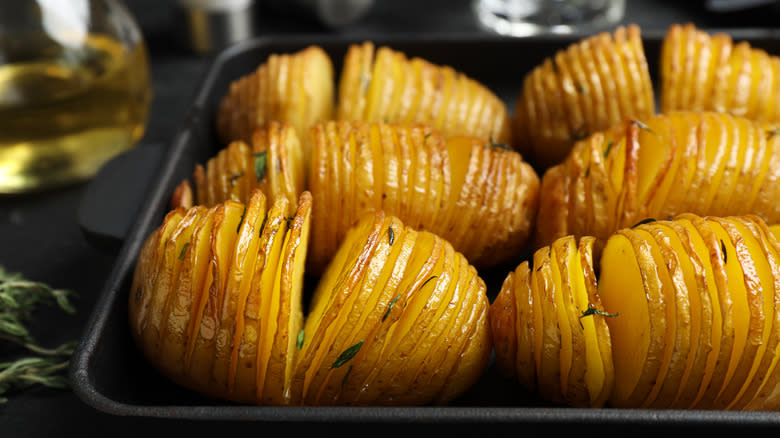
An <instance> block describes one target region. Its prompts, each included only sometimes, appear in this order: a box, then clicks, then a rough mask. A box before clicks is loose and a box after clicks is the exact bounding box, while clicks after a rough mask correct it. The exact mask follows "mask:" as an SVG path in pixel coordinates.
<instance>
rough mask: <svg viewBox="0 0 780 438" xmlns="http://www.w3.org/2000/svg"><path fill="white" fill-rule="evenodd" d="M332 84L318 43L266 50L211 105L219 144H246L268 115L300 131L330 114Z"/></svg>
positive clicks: (329, 64) (327, 61) (327, 60)
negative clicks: (214, 106) (259, 60)
mask: <svg viewBox="0 0 780 438" xmlns="http://www.w3.org/2000/svg"><path fill="white" fill-rule="evenodd" d="M334 88H335V78H334V73H333V63H332V62H331V59H330V57H329V56H328V54H327V53H325V51H324V50H322V48H320V47H318V46H310V47H307V48H305V49H303V50H301V51H299V52H296V53H291V54H288V53H284V54H271V55H270V56H269V57H268V58H267V59H266V60H265V62H263V63H262V64H261V65H260V66H258V67H257V69H256V70H255V71H253V72H252V73H250V74H247V75H245V76H242V77H240V78H239V79H236V80H235V81H233V82H232V83H231V84H230V88H229V90H228V91H227V92H226V94H225V96H224V97H223V98H222V100H221V101H220V103H219V107H218V108H217V118H216V127H217V134H218V135H219V137H220V139H221V140H222V142H223V143H224V144H228V143H230V142H232V141H235V140H243V141H245V142H247V143H248V142H251V141H252V135H253V134H254V132H255V131H256V130H257V129H259V128H267V127H268V123H269V122H271V121H274V120H275V121H279V122H285V123H287V124H289V125H292V126H294V127H295V129H296V131H297V132H299V133H300V132H306V130H307V129H309V126H311V125H312V124H313V123H315V122H319V121H322V120H330V119H332V118H333V113H334V97H335V91H334ZM303 146H304V157H308V156H309V154H308V149H307V145H306V144H304V145H303Z"/></svg>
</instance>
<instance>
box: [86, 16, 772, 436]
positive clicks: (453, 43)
mask: <svg viewBox="0 0 780 438" xmlns="http://www.w3.org/2000/svg"><path fill="white" fill-rule="evenodd" d="M730 33H731V34H732V35H733V36H734V38H735V39H736V40H743V39H744V40H749V41H750V42H751V44H752V45H754V46H756V47H761V48H764V49H766V50H768V51H770V52H773V53H780V38H777V35H776V33H775V32H768V31H753V30H745V31H739V32H735V31H731V32H730ZM663 34H664V33H663V32H643V38H644V40H645V51H646V55H647V58H648V63H649V66H650V72H651V75H652V76H655V72H656V70H657V68H656V60H657V59H658V53H659V51H660V42H661V40H662V38H663ZM580 37H581V36H577V35H573V36H546V37H535V38H526V39H510V38H501V37H492V36H486V37H480V38H474V36H473V35H466V36H459V35H446V36H437V37H430V38H426V39H420V37H419V36H408V37H404V36H394V37H393V38H392V39H372V38H368V37H367V38H364V39H371V40H373V41H374V42H375V43H376V44H377V45H382V44H386V45H388V46H390V47H393V48H394V49H397V50H402V51H404V52H406V53H407V55H410V56H420V57H424V58H426V59H428V60H430V61H432V62H435V63H438V64H447V65H451V66H453V67H454V68H456V69H458V70H460V71H463V72H464V73H466V74H468V75H470V76H471V77H473V78H475V79H477V80H479V81H481V82H483V83H484V84H486V85H487V86H488V87H490V88H491V89H492V90H493V91H494V92H495V93H496V94H497V95H498V96H499V97H501V98H502V99H503V100H504V101H505V102H506V103H507V105H509V108H510V110H511V109H512V108H513V106H514V101H515V99H516V97H517V95H518V94H519V92H520V86H521V84H522V78H523V75H524V74H525V73H526V72H527V71H528V70H530V69H531V68H533V66H535V65H536V64H538V63H539V62H540V61H541V60H542V59H544V58H545V57H546V56H549V55H551V54H553V53H554V52H555V50H557V49H559V48H564V47H566V46H567V45H568V44H570V43H572V42H574V41H576V40H577V39H579V38H580ZM364 39H354V38H353V39H344V38H339V37H328V38H323V37H321V36H319V37H317V38H316V39H315V38H307V37H296V38H291V39H255V40H250V41H247V42H245V43H242V44H240V45H237V46H234V47H232V48H229V49H227V50H226V51H224V52H222V53H221V54H219V55H218V56H216V57H215V58H214V59H213V60H212V66H211V68H210V69H209V71H208V72H207V74H206V75H205V77H204V78H203V80H202V83H201V84H202V85H201V87H200V88H199V92H198V94H197V96H196V97H195V99H194V101H193V105H192V107H191V109H190V112H189V115H188V117H187V119H186V121H185V123H184V124H183V126H181V129H180V130H179V132H178V134H177V135H176V137H175V138H174V140H173V142H172V144H171V146H170V148H169V150H168V154H167V156H166V157H164V159H163V161H162V165H161V169H160V170H159V172H158V174H157V177H156V180H155V181H154V182H153V183H152V186H153V189H152V190H151V191H150V192H149V193H146V194H144V195H143V199H145V202H144V204H143V207H142V208H141V211H140V214H139V215H138V217H137V218H136V219H135V222H134V223H133V224H132V227H131V229H130V231H129V232H128V233H127V234H126V238H125V239H124V244H123V246H122V248H121V251H120V254H119V257H118V259H117V262H116V264H115V265H114V268H113V270H112V272H111V274H110V276H109V280H108V281H107V283H106V286H105V287H104V290H103V291H102V294H101V296H100V298H99V301H98V303H97V304H96V306H95V309H94V311H93V313H92V315H91V317H90V320H89V321H88V324H87V331H86V332H85V334H84V336H83V337H82V339H81V342H80V343H79V345H78V347H77V350H76V352H75V354H74V357H73V361H72V368H71V379H72V382H73V386H74V389H75V391H76V393H77V395H78V396H79V397H80V398H81V399H82V400H83V401H85V402H86V403H87V404H89V405H91V406H93V407H95V408H97V409H99V410H101V411H104V412H107V413H110V414H115V415H128V416H143V417H159V418H180V419H201V420H205V419H210V420H262V421H280V422H282V421H309V422H312V421H313V422H401V423H409V422H429V423H443V422H450V423H451V422H525V423H557V424H560V423H570V424H575V423H577V424H580V423H594V424H608V423H609V424H623V425H632V424H636V425H639V424H646V425H651V424H655V425H659V424H660V425H677V424H679V425H697V424H698V425H713V424H723V425H752V426H759V425H761V426H766V425H770V426H776V425H780V414H778V413H773V412H722V411H681V410H639V409H630V410H629V409H623V410H619V409H610V408H605V409H582V408H569V407H560V406H552V405H549V404H547V403H545V402H543V401H541V400H540V399H538V397H537V396H536V395H535V394H530V393H528V392H526V391H525V390H523V389H522V388H521V387H520V386H519V385H518V384H516V383H515V382H512V381H509V380H505V379H503V378H501V377H499V376H498V374H497V373H496V371H495V370H494V369H493V367H492V364H491V365H489V367H488V369H487V370H486V372H485V373H484V375H483V377H482V378H481V380H480V381H479V382H477V384H476V385H475V386H474V387H472V388H471V389H470V390H469V391H467V392H466V393H465V394H463V395H462V396H461V397H460V398H458V399H457V400H455V401H454V402H452V403H451V404H450V405H449V406H446V407H430V406H428V407H398V408H388V407H361V408H357V407H263V406H242V405H235V404H232V403H229V402H223V401H219V400H214V399H209V398H206V397H202V396H200V395H198V394H196V393H193V392H192V391H189V390H187V389H184V388H181V387H178V386H176V385H175V384H173V383H171V382H169V381H168V380H167V379H166V378H164V377H162V376H160V375H159V374H158V373H157V372H156V371H155V370H154V369H153V368H152V367H151V366H150V365H149V364H148V363H147V362H146V361H145V360H144V359H143V358H142V357H141V355H140V354H139V353H138V351H137V349H136V348H135V346H134V345H133V343H132V340H131V337H130V334H129V330H128V327H127V298H126V294H127V290H128V289H129V282H130V280H131V277H132V273H133V270H134V269H135V259H136V257H137V254H138V252H139V251H140V247H141V245H142V244H143V241H144V239H145V238H146V236H147V235H148V234H149V233H150V232H151V231H152V230H153V229H155V228H156V227H157V226H159V224H160V222H161V220H162V217H163V215H164V214H165V212H166V211H167V204H168V199H169V197H170V193H171V191H172V189H173V187H174V186H175V185H176V184H178V182H179V181H181V180H182V179H184V178H186V177H188V176H189V175H190V174H191V171H192V169H193V167H194V165H195V164H196V163H200V162H205V161H206V160H207V159H208V158H210V157H211V156H213V155H214V153H216V151H217V150H218V148H219V147H220V146H219V144H218V143H217V141H216V140H215V138H216V136H215V133H214V129H213V122H212V121H213V120H214V113H215V108H216V105H217V102H218V101H219V99H220V98H221V97H222V96H223V94H224V93H225V91H226V90H227V88H228V86H229V84H230V82H231V81H232V80H234V79H236V78H237V77H239V76H241V75H244V74H246V73H248V72H250V71H252V70H253V69H254V68H255V67H256V66H257V65H258V64H259V63H260V62H262V61H263V60H264V59H265V58H266V57H267V56H268V55H269V54H271V53H281V52H291V51H295V50H298V49H300V48H303V47H305V46H308V45H311V44H317V45H319V46H321V47H322V48H323V49H325V50H326V51H327V52H328V53H329V54H330V55H331V58H332V60H333V63H334V68H335V69H336V74H337V75H338V73H339V70H340V64H341V62H342V59H343V56H344V54H345V53H346V49H347V47H348V46H349V44H351V43H356V42H360V41H362V40H364ZM337 77H338V76H337ZM124 160H125V161H126V162H130V163H134V162H135V163H137V162H139V161H142V160H137V159H136V160H133V159H127V158H126V157H125V158H124ZM130 174H133V173H132V172H131V173H130ZM94 183H95V184H100V183H101V181H100V179H96V180H95V182H94ZM114 184H116V182H114ZM120 185H121V189H120V192H121V191H122V190H124V191H131V192H132V191H133V190H136V193H135V194H134V195H133V196H139V195H138V193H137V190H138V187H136V184H133V183H132V182H131V181H126V182H125V183H124V184H120ZM113 193H114V194H116V192H113ZM95 202H100V200H99V199H97V200H96V201H95ZM106 220H109V219H106ZM115 228H116V227H114V229H113V230H112V232H111V233H109V234H110V235H106V236H103V237H106V238H113V239H117V238H121V237H122V236H119V235H117V232H116V230H115ZM120 228H121V227H120ZM87 231H90V230H87ZM91 231H93V234H100V232H101V229H100V227H99V226H97V225H95V227H94V228H93V229H92V230H91ZM516 263H517V261H513V262H512V263H510V264H508V265H506V266H502V267H498V268H496V269H494V270H491V271H490V272H482V273H481V275H482V276H483V278H484V279H485V281H486V283H487V284H488V294H489V296H490V297H491V299H492V297H493V296H494V295H495V293H496V292H497V291H498V288H499V287H500V284H501V281H503V277H504V276H505V275H506V273H507V272H509V270H511V269H513V268H514V267H515V266H516ZM315 281H316V279H310V280H308V281H307V284H313V283H314V282H315Z"/></svg>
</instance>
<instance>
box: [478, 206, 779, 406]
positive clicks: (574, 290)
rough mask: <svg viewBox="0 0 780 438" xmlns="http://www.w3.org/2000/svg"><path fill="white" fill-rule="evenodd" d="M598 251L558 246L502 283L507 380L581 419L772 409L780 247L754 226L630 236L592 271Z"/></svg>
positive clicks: (743, 222)
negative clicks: (629, 412) (575, 409)
mask: <svg viewBox="0 0 780 438" xmlns="http://www.w3.org/2000/svg"><path fill="white" fill-rule="evenodd" d="M593 242H594V239H593V238H592V237H584V238H581V239H579V241H578V240H577V239H575V238H574V237H573V236H567V237H563V238H560V239H557V240H556V241H555V242H553V244H552V245H551V246H545V247H543V248H541V249H539V250H538V251H536V253H535V254H534V258H533V264H530V265H529V263H528V262H523V263H522V264H521V265H520V266H519V267H518V268H517V269H516V270H515V271H514V272H513V273H511V274H510V275H509V276H508V277H507V278H506V280H505V282H504V284H503V287H502V289H501V292H500V293H499V295H498V297H497V298H496V300H495V301H494V303H493V304H492V305H491V308H490V323H491V330H492V333H493V339H494V343H495V352H496V361H497V364H498V365H499V369H500V370H502V372H504V373H505V374H507V375H511V376H516V378H517V379H519V381H520V382H521V383H522V384H523V385H524V386H525V387H526V388H529V389H534V388H536V389H538V391H539V393H540V394H541V395H542V396H544V397H545V398H546V399H548V400H550V401H553V402H559V403H568V404H571V405H576V406H602V405H605V404H606V405H607V406H611V407H617V408H655V409H666V408H676V409H726V410H776V409H778V408H780V397H778V394H780V385H779V384H778V383H779V381H780V370H778V369H777V359H778V357H780V350H779V348H780V342H779V341H780V307H778V303H780V242H778V240H777V239H776V237H775V236H774V235H773V233H772V231H771V230H770V228H769V227H768V226H767V225H766V223H765V222H764V221H763V220H762V219H761V218H759V217H758V216H755V215H745V216H733V217H726V218H719V217H700V216H696V215H692V214H682V215H679V216H677V217H676V218H675V219H674V220H663V221H652V222H648V223H643V224H640V225H637V226H635V227H633V228H624V229H621V230H619V231H617V232H616V233H614V234H613V235H612V236H610V238H609V239H608V240H607V242H606V245H605V246H604V248H603V252H602V255H601V258H600V261H599V264H598V265H594V263H593ZM595 273H598V274H595Z"/></svg>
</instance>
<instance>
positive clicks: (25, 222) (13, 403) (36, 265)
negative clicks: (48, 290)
mask: <svg viewBox="0 0 780 438" xmlns="http://www.w3.org/2000/svg"><path fill="white" fill-rule="evenodd" d="M376 3H377V4H376V5H375V6H374V8H373V9H372V10H371V11H370V12H369V13H368V14H367V15H366V16H364V17H363V18H362V19H360V20H359V21H358V22H356V23H354V24H352V25H350V26H348V27H346V28H343V29H340V30H328V29H326V28H324V27H322V26H320V25H318V24H317V23H313V22H305V21H300V20H295V19H293V18H291V17H288V16H280V15H278V14H275V13H274V11H271V10H269V9H268V8H267V7H262V6H261V7H260V8H259V9H258V13H257V20H256V21H257V32H258V35H264V36H271V37H275V38H284V37H286V36H290V35H297V34H306V35H311V36H312V39H313V40H312V42H313V43H315V42H316V41H315V39H316V37H317V35H324V34H332V33H336V34H341V35H347V36H350V37H355V38H366V39H370V38H372V37H377V36H388V35H390V36H392V35H393V34H400V33H404V34H410V33H411V34H415V33H419V34H425V33H434V34H441V33H453V32H458V33H474V34H475V35H478V34H480V33H481V32H484V31H483V30H481V29H480V28H479V26H478V25H477V23H476V21H475V19H474V17H473V15H472V13H471V9H470V1H466V0H458V1H444V0H441V1H426V2H421V1H410V0H402V1H387V0H386V1H377V2H376ZM627 3H628V4H627V9H626V16H625V18H624V20H623V22H624V23H637V24H639V25H640V26H641V27H642V28H643V30H644V29H660V30H665V29H666V28H668V26H669V25H670V24H672V23H676V22H686V21H692V22H694V23H695V24H697V25H698V26H700V27H708V28H719V29H725V30H728V29H738V28H739V29H744V28H759V29H767V30H770V31H772V32H775V31H777V32H780V25H778V23H780V21H779V20H780V7H778V6H776V5H770V6H764V7H761V8H759V9H752V10H745V11H738V12H730V13H727V14H724V13H714V12H711V11H709V10H708V9H707V8H706V7H705V2H703V1H680V0H672V1H668V0H655V1H639V0H628V2H627ZM126 4H127V6H128V8H129V9H130V11H131V12H132V13H133V14H134V15H135V17H136V19H137V21H138V22H139V24H140V25H141V28H142V31H143V34H144V37H145V39H146V42H147V45H148V48H149V52H150V61H151V74H152V82H153V89H154V100H153V103H152V107H151V114H150V118H149V123H148V128H147V131H146V134H145V136H144V138H143V140H142V142H143V143H147V144H148V143H156V144H159V146H158V147H160V148H166V147H167V146H168V144H169V142H170V140H171V138H172V137H173V135H174V134H175V132H176V130H177V128H178V127H179V126H180V125H181V123H182V122H183V119H184V117H185V115H186V113H187V110H188V106H189V104H190V103H191V99H192V98H193V96H194V93H195V92H196V90H197V87H198V84H199V81H200V80H201V78H202V75H203V74H204V73H205V72H206V69H207V68H208V66H209V64H210V57H208V56H199V55H196V54H194V53H193V52H191V51H190V50H188V48H187V46H186V44H184V43H183V39H182V38H181V37H180V36H181V33H180V27H179V26H177V21H178V19H177V15H176V14H175V11H174V2H173V1H167V0H156V1H152V0H126ZM773 27H774V28H773ZM157 164H158V163H149V166H150V169H153V168H154V166H156V165H157ZM147 173H148V172H147ZM87 187H88V184H86V183H85V184H79V185H75V186H71V187H67V188H63V189H59V190H55V191H50V192H46V193H41V194H33V195H25V196H12V197H0V265H3V266H4V267H5V268H7V269H8V270H10V271H14V272H20V273H22V274H23V275H25V276H26V277H28V278H29V279H32V280H36V281H42V282H46V283H49V284H51V285H53V286H55V287H58V288H66V289H71V290H73V291H76V292H78V294H79V298H78V300H77V302H76V305H77V307H78V312H77V313H76V314H75V315H72V316H63V315H60V314H59V313H57V312H55V311H49V310H43V311H42V312H41V313H40V315H39V318H38V320H37V325H36V326H35V333H36V335H37V336H38V337H39V339H41V341H42V342H43V343H45V344H49V345H54V344H57V343H59V342H62V341H65V340H69V339H75V338H78V337H79V336H80V335H81V333H82V331H83V330H84V328H85V324H86V322H87V319H88V318H89V315H90V313H91V311H92V308H93V306H94V304H95V302H96V301H97V299H98V296H99V294H100V292H101V289H102V286H103V284H104V282H105V281H106V279H107V277H108V275H109V273H110V270H111V267H112V265H113V262H114V260H115V258H116V256H117V249H116V248H115V247H105V246H100V245H96V244H95V242H93V241H92V240H90V239H87V238H86V237H85V234H84V233H83V231H82V229H81V227H80V225H79V221H78V215H77V212H78V208H79V205H80V202H81V200H82V197H83V195H84V193H85V191H86V188H87ZM134 207H136V206H130V207H129V211H130V212H132V211H133V208H134ZM0 347H2V346H0ZM2 351H4V350H2V349H0V352H2ZM272 426H278V425H277V424H258V423H253V424H236V423H230V424H221V423H212V422H184V421H168V420H155V419H146V418H126V417H117V416H112V415H109V414H105V413H102V412H100V411H98V410H96V409H94V408H93V407H91V406H89V405H87V404H85V403H83V402H82V401H81V400H80V399H79V398H78V397H76V396H75V395H74V394H73V393H72V392H70V391H59V390H50V389H45V388H34V389H29V390H27V391H24V392H21V393H14V394H12V395H11V400H10V401H9V402H8V403H7V404H5V405H0V437H43V436H84V437H87V436H101V435H104V434H107V435H110V436H114V437H118V436H133V437H138V436H139V434H140V433H147V434H148V433H154V434H155V435H157V434H163V433H164V434H172V433H173V434H179V433H193V432H206V433H220V434H224V433H226V432H227V433H230V432H233V431H240V432H244V431H246V432H250V433H255V434H264V433H268V432H269V429H268V428H269V427H272ZM285 426H287V427H288V429H287V430H288V431H289V433H301V432H308V433H311V432H316V433H319V434H325V435H336V434H338V435H339V436H343V435H352V434H354V435H357V434H360V435H365V434H366V433H368V432H371V431H375V430H377V429H375V428H372V427H371V426H363V425H356V424H317V425H310V424H286V425H285ZM486 428H490V425H474V426H471V425H441V424H438V425H424V424H416V425H410V426H394V425H382V428H381V430H382V431H386V432H393V433H397V432H406V433H408V432H425V433H430V432H434V431H435V432H437V433H441V432H468V433H469V434H471V432H482V431H483V430H485V429H486ZM529 429H530V427H518V428H517V432H516V433H522V432H523V431H527V432H530V430H529ZM534 429H535V430H536V431H540V430H543V431H545V432H547V431H549V432H556V431H560V432H574V433H577V434H578V435H580V436H581V435H583V434H585V435H589V434H593V435H599V436H604V435H617V434H618V433H619V434H621V435H623V434H625V433H631V434H636V433H640V432H641V431H639V430H630V429H631V428H616V427H615V428H612V427H610V428H606V427H604V428H601V427H597V428H594V427H592V426H591V427H588V428H573V429H571V428H570V429H569V430H562V429H561V428H560V427H556V426H555V425H551V424H548V425H543V426H536V427H534ZM271 430H272V431H274V432H275V431H277V430H279V429H276V428H274V429H271ZM645 431H647V430H645ZM650 431H651V432H652V433H654V434H657V433H659V432H662V433H670V432H672V430H671V429H669V428H665V429H658V428H653V429H651V430H650ZM682 431H684V432H687V431H688V430H687V429H683V430H682ZM699 431H700V430H698V429H697V430H696V432H699ZM272 433H273V432H272Z"/></svg>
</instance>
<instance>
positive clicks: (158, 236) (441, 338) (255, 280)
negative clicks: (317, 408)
mask: <svg viewBox="0 0 780 438" xmlns="http://www.w3.org/2000/svg"><path fill="white" fill-rule="evenodd" d="M288 203H289V201H288V200H287V198H286V197H280V198H277V199H276V200H275V201H274V202H273V203H272V205H271V206H270V208H269V209H267V210H266V199H265V196H264V195H263V194H262V192H261V191H259V190H254V191H253V192H252V194H251V196H250V200H249V202H248V204H246V205H244V204H242V203H239V202H236V201H232V200H227V201H225V202H223V203H220V204H217V205H216V206H214V207H211V208H206V207H203V206H195V207H192V208H190V209H185V208H183V207H180V208H177V209H175V210H172V211H171V212H170V213H168V215H167V216H166V217H165V220H164V221H163V224H162V225H161V226H160V227H159V228H158V229H156V230H155V231H154V232H153V233H152V234H151V235H150V236H149V237H148V239H147V240H146V241H145V243H144V245H143V248H142V250H141V253H140V256H139V259H138V264H137V267H136V271H135V274H134V277H133V283H132V286H131V294H130V296H129V320H130V328H131V333H132V335H133V338H134V339H135V342H136V343H137V345H138V347H139V349H140V350H141V351H142V353H143V354H144V356H145V357H146V358H147V359H148V360H149V361H150V362H151V363H152V364H153V365H154V366H155V367H156V368H157V369H158V370H159V371H160V372H161V373H162V374H164V375H166V376H168V377H169V378H171V379H172V380H174V381H175V382H177V383H179V384H181V385H183V386H186V387H188V388H191V389H194V390H196V391H199V392H201V393H204V394H207V395H210V396H213V397H219V398H225V399H229V400H233V401H237V402H242V403H256V404H265V405H300V404H304V405H321V404H360V405H391V404H426V403H443V402H446V401H448V400H450V399H452V398H454V397H455V396H457V395H459V394H460V393H461V392H463V391H464V390H465V389H467V388H468V387H469V386H470V385H471V384H473V383H474V382H475V381H476V379H477V378H478V377H479V376H480V375H481V373H482V371H483V369H484V368H485V366H486V365H487V360H488V358H489V355H490V352H491V350H492V345H491V340H490V336H489V329H488V323H487V312H488V300H487V296H486V295H485V284H484V282H483V281H482V280H481V279H480V278H479V276H478V275H477V272H476V270H475V269H474V268H473V267H472V266H471V265H469V263H468V261H466V259H465V258H464V257H463V256H462V255H461V254H459V253H457V252H455V251H454V250H453V248H452V246H451V245H450V244H449V243H447V242H446V241H444V240H443V239H441V238H439V237H437V236H435V235H433V234H431V233H427V232H417V231H414V230H412V229H410V228H409V227H406V226H404V225H403V223H401V221H399V220H398V219H396V218H393V217H390V216H386V215H385V214H384V213H382V212H376V213H371V214H369V215H367V216H365V217H364V218H363V219H362V220H360V221H359V222H358V223H357V224H356V226H355V227H354V228H353V229H351V230H350V231H349V233H348V234H347V236H346V238H345V240H344V244H343V246H341V247H340V249H339V251H338V252H337V253H336V255H335V257H334V258H333V260H332V262H331V263H330V265H329V266H328V269H327V270H326V271H325V272H324V274H323V276H322V278H321V280H320V283H319V284H318V286H317V289H316V290H315V291H314V295H313V297H312V302H311V303H310V305H308V306H306V305H305V304H304V302H303V301H304V298H303V297H304V294H303V279H304V267H305V263H306V257H307V250H308V240H309V231H310V224H311V220H310V215H311V206H312V198H311V196H310V195H309V193H308V192H303V193H302V194H301V196H300V198H299V201H298V204H297V208H295V209H294V210H295V213H294V215H292V216H290V215H288V213H287V211H288V210H289V206H288ZM304 309H309V310H308V316H307V317H306V319H305V321H304Z"/></svg>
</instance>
